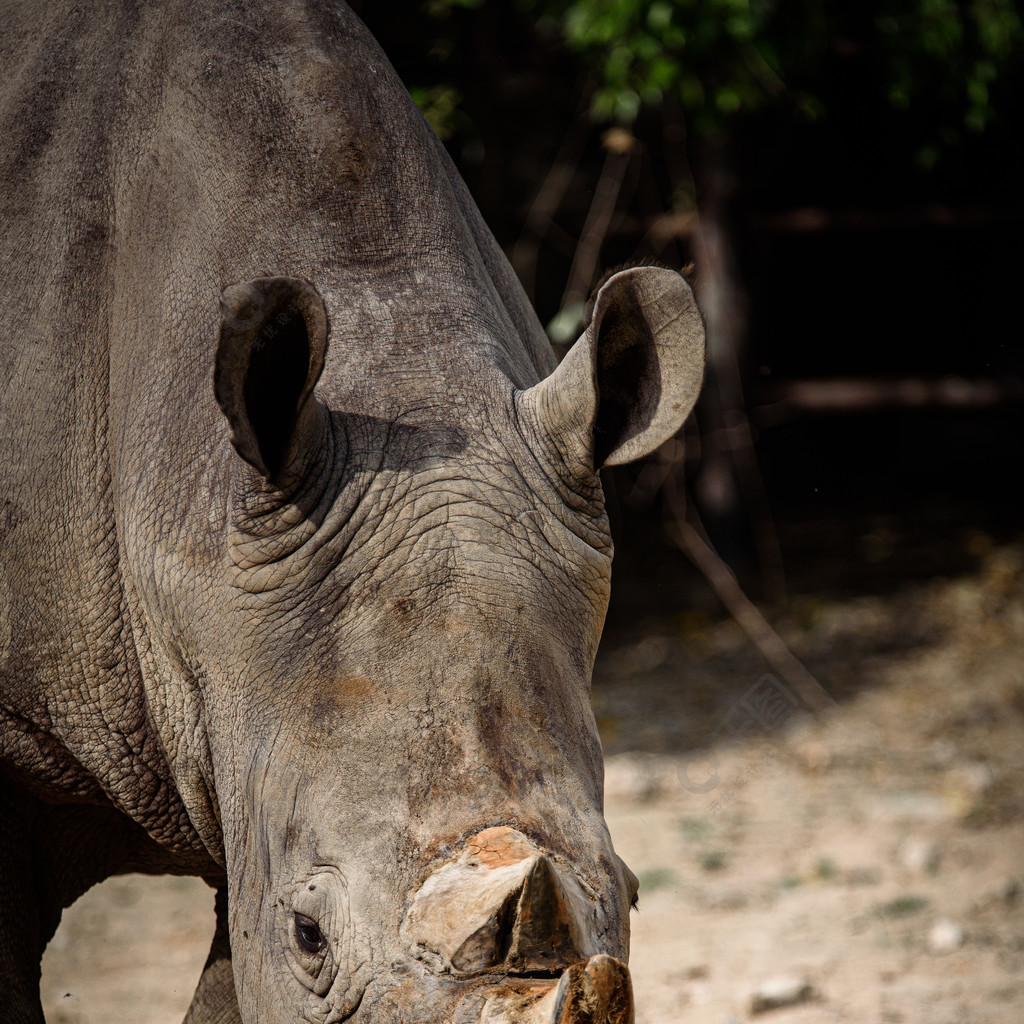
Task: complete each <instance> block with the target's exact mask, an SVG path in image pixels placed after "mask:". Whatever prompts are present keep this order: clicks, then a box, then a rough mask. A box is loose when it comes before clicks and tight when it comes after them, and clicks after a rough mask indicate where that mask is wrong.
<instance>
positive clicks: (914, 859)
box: [898, 836, 941, 875]
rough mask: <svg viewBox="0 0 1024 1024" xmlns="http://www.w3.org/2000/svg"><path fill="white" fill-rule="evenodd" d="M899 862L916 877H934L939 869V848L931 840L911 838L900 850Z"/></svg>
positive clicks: (905, 841)
mask: <svg viewBox="0 0 1024 1024" xmlns="http://www.w3.org/2000/svg"><path fill="white" fill-rule="evenodd" d="M898 856H899V862H900V864H902V865H903V867H905V868H906V869H907V870H908V871H909V872H911V873H912V874H915V875H934V874H935V872H936V871H938V869H939V860H940V859H941V858H940V855H939V848H938V846H937V845H936V844H935V843H933V842H932V841H931V840H930V839H924V838H923V837H921V836H911V837H910V838H909V839H905V840H904V841H903V842H902V843H901V844H900V848H899V853H898Z"/></svg>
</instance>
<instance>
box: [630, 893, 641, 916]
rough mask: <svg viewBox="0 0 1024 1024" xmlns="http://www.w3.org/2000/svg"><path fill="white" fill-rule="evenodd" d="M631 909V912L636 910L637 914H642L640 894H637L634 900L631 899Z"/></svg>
mask: <svg viewBox="0 0 1024 1024" xmlns="http://www.w3.org/2000/svg"><path fill="white" fill-rule="evenodd" d="M629 909H630V910H635V911H636V912H637V913H638V914H639V913H640V894H639V893H637V894H636V895H635V896H634V897H633V898H632V899H631V900H630V901H629Z"/></svg>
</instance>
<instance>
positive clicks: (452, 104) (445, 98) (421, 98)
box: [409, 82, 462, 140]
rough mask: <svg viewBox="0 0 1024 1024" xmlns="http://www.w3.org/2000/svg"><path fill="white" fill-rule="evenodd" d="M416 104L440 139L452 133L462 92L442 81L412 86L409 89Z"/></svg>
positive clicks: (457, 116) (456, 121)
mask: <svg viewBox="0 0 1024 1024" xmlns="http://www.w3.org/2000/svg"><path fill="white" fill-rule="evenodd" d="M409 94H410V95H411V96H412V98H413V100H414V101H415V103H416V106H418V107H419V108H420V110H421V111H422V112H423V116H424V117H425V118H426V119H427V124H429V125H430V127H431V128H433V129H434V134H435V135H436V136H437V137H438V138H439V139H441V140H444V139H449V138H451V136H452V135H453V134H454V132H455V129H456V125H457V123H458V120H459V104H460V103H461V102H462V94H461V93H460V92H459V90H458V89H456V88H455V87H454V86H452V85H448V84H447V83H444V82H442V83H441V84H439V85H433V86H430V87H429V88H424V87H420V86H414V87H413V88H412V89H410V90H409Z"/></svg>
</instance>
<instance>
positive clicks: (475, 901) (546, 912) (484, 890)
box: [404, 827, 600, 978]
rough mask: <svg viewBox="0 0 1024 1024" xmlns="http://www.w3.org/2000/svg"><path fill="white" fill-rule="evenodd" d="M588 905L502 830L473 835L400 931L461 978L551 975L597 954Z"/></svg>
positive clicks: (559, 874) (518, 838)
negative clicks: (493, 973) (497, 974)
mask: <svg viewBox="0 0 1024 1024" xmlns="http://www.w3.org/2000/svg"><path fill="white" fill-rule="evenodd" d="M594 914H595V905H594V903H593V901H592V899H591V898H590V897H589V896H588V895H587V894H586V892H585V891H584V889H583V888H582V886H581V885H580V883H579V881H578V880H577V879H576V878H575V877H574V875H573V873H572V872H571V871H570V870H568V869H566V868H559V867H556V865H555V863H554V862H553V861H552V859H551V858H550V857H549V856H547V855H546V854H545V852H544V851H542V850H540V849H539V848H538V847H537V846H535V845H534V844H533V843H532V842H531V841H530V840H528V839H527V838H526V836H524V835H523V834H522V833H520V832H518V831H516V830H514V829H510V828H507V827H500V828H494V829H488V830H486V831H485V832H482V833H480V834H479V835H477V836H475V837H474V838H473V839H472V840H470V842H469V843H467V845H466V847H464V848H463V849H462V850H461V851H460V852H459V853H458V854H457V855H456V856H455V857H454V858H453V859H452V860H450V861H448V862H446V863H445V864H443V865H440V866H439V867H438V868H437V869H436V871H435V872H434V873H433V874H432V876H431V877H430V878H429V879H427V881H426V882H425V883H424V884H423V886H422V887H421V888H420V890H419V892H418V893H417V894H416V896H415V898H414V899H413V901H412V905H411V906H410V909H409V914H408V916H407V918H406V922H405V925H404V931H405V933H406V936H407V938H408V939H409V940H411V942H412V944H413V945H414V947H415V948H417V949H422V950H427V951H432V953H433V954H434V955H437V956H440V957H441V958H442V962H445V961H446V962H447V963H448V964H450V965H451V967H452V968H453V969H454V970H455V971H456V972H458V973H459V974H462V975H471V974H480V973H486V972H490V971H495V970H501V971H502V972H504V973H506V974H512V975H518V976H525V975H537V974H543V975H546V976H547V977H548V978H551V977H557V976H558V972H560V971H562V970H563V969H564V968H566V967H568V966H569V965H570V964H573V963H576V962H578V961H584V960H586V959H587V957H588V956H590V955H592V954H594V953H596V952H598V950H599V948H600V944H599V942H598V938H597V934H596V931H595V926H594Z"/></svg>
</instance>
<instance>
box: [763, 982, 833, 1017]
mask: <svg viewBox="0 0 1024 1024" xmlns="http://www.w3.org/2000/svg"><path fill="white" fill-rule="evenodd" d="M818 998H819V996H818V992H817V990H816V989H815V988H814V986H813V985H812V984H811V983H810V982H809V981H808V980H807V979H806V978H801V977H799V976H798V975H781V976H780V977H777V978H769V979H768V980H767V981H763V982H762V983H761V984H760V985H758V987H757V990H756V991H755V992H754V994H753V995H752V996H751V997H750V1012H751V1013H752V1014H756V1013H766V1012H767V1011H768V1010H779V1009H781V1008H782V1007H784V1006H796V1005H797V1004H798V1003H809V1002H812V1001H813V1000H816V999H818Z"/></svg>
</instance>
